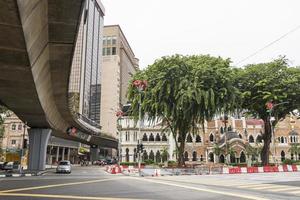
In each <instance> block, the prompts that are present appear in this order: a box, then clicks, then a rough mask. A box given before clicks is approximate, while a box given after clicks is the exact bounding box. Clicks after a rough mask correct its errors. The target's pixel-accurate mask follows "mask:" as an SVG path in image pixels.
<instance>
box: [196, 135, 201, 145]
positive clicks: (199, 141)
mask: <svg viewBox="0 0 300 200" xmlns="http://www.w3.org/2000/svg"><path fill="white" fill-rule="evenodd" d="M196 143H201V136H200V135H197V136H196Z"/></svg>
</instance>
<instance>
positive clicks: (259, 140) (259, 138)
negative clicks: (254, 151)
mask: <svg viewBox="0 0 300 200" xmlns="http://www.w3.org/2000/svg"><path fill="white" fill-rule="evenodd" d="M256 142H257V143H262V136H261V135H258V136H257V138H256Z"/></svg>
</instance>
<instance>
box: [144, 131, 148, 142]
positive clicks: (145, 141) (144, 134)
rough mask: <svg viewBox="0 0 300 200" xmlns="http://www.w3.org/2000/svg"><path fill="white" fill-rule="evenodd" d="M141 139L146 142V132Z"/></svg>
mask: <svg viewBox="0 0 300 200" xmlns="http://www.w3.org/2000/svg"><path fill="white" fill-rule="evenodd" d="M143 141H144V142H147V141H148V137H147V134H146V133H144V135H143Z"/></svg>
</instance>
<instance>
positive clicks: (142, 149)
mask: <svg viewBox="0 0 300 200" xmlns="http://www.w3.org/2000/svg"><path fill="white" fill-rule="evenodd" d="M140 150H141V152H143V151H144V145H143V144H140Z"/></svg>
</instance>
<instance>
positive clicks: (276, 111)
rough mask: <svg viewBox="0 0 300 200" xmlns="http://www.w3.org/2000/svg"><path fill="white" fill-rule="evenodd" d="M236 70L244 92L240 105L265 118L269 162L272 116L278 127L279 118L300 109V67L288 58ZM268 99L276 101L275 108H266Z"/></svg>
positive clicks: (264, 156)
mask: <svg viewBox="0 0 300 200" xmlns="http://www.w3.org/2000/svg"><path fill="white" fill-rule="evenodd" d="M235 72H236V79H235V86H236V87H237V88H238V89H239V91H240V92H241V104H240V105H241V108H243V109H245V110H247V111H248V112H249V113H251V114H252V116H256V117H258V118H261V119H262V120H263V121H264V129H265V130H264V134H263V140H264V146H263V149H262V153H261V157H262V162H263V164H264V165H266V164H268V162H269V149H270V142H271V136H272V130H271V123H270V116H271V115H272V116H274V117H275V121H274V122H273V124H272V125H273V126H275V125H276V124H277V122H278V121H279V120H280V119H282V118H284V117H285V116H286V115H287V114H289V113H290V112H292V111H293V110H295V109H297V108H299V103H300V69H299V68H293V67H288V64H287V60H286V59H285V58H279V59H277V60H274V61H272V62H269V63H261V64H253V65H248V66H246V67H245V68H244V69H237V70H236V71H235ZM268 102H272V103H273V105H274V107H273V109H271V110H268V109H267V107H266V104H267V103H268ZM277 104H279V105H278V106H276V105H277Z"/></svg>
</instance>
